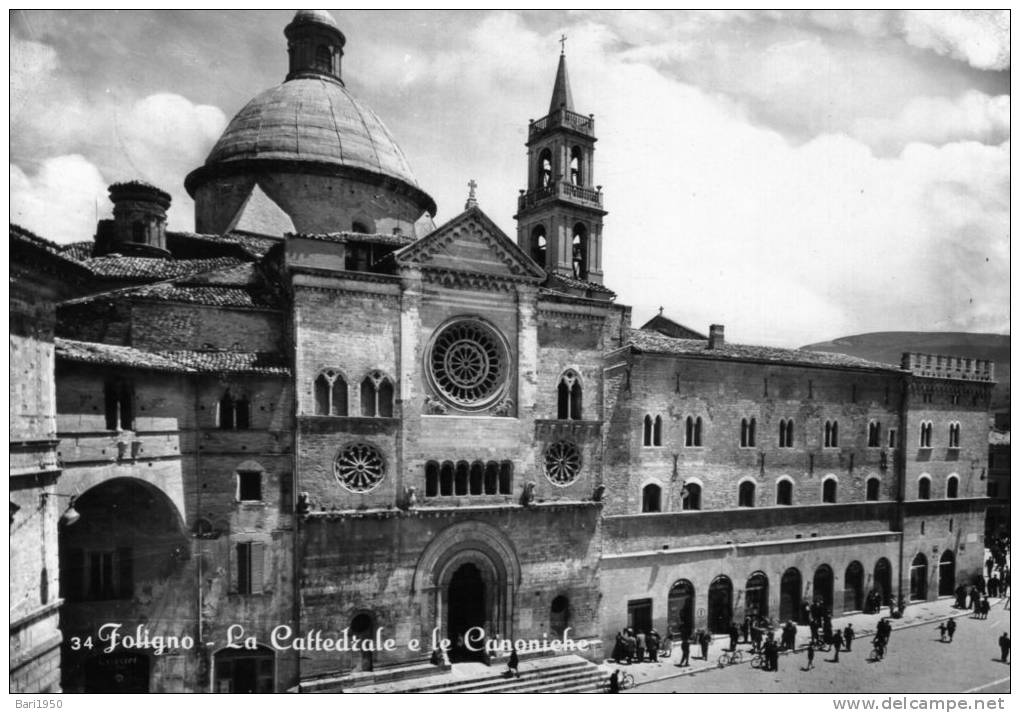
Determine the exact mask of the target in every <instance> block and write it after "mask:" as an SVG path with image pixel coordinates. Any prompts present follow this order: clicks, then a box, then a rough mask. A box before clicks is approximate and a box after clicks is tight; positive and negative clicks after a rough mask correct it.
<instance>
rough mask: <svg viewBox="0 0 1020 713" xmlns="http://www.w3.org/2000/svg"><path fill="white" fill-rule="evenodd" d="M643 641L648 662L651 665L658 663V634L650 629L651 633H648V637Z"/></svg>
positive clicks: (659, 640)
mask: <svg viewBox="0 0 1020 713" xmlns="http://www.w3.org/2000/svg"><path fill="white" fill-rule="evenodd" d="M645 640H646V642H647V644H648V660H649V661H651V662H652V663H658V662H659V643H660V642H661V639H660V638H659V632H657V631H656V630H655V629H652V630H651V631H649V632H648V636H647V637H646V639H645Z"/></svg>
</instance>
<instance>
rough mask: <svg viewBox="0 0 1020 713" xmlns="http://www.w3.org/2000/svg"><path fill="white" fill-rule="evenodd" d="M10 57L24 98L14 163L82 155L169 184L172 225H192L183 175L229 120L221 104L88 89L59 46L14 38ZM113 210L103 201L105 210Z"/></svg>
mask: <svg viewBox="0 0 1020 713" xmlns="http://www.w3.org/2000/svg"><path fill="white" fill-rule="evenodd" d="M11 57H12V99H13V98H14V97H16V96H17V97H18V98H19V101H18V102H15V101H12V104H11V136H12V145H11V157H12V162H13V163H14V164H15V165H17V166H20V167H23V168H24V167H29V166H36V165H39V162H40V161H43V160H46V159H47V157H62V156H66V155H68V154H79V155H80V156H81V157H83V160H87V161H88V162H89V163H90V164H92V165H93V166H94V167H96V168H97V169H98V171H99V172H100V173H101V174H102V175H103V176H105V177H106V178H107V179H108V180H109V181H111V182H116V181H124V180H131V179H142V180H145V181H148V182H149V183H152V184H154V185H157V186H159V187H160V188H162V189H164V190H166V191H167V192H168V193H170V195H171V197H172V199H173V204H172V207H171V209H170V214H169V224H170V225H171V227H172V228H173V229H178V230H181V229H191V227H192V226H193V224H194V221H193V202H192V201H191V199H190V197H189V196H188V195H187V192H186V191H185V190H184V186H183V179H184V176H185V175H186V174H187V172H188V171H190V170H192V169H194V168H196V167H198V166H200V165H201V164H202V163H203V162H204V160H205V156H206V154H207V153H208V151H209V150H210V148H211V147H212V145H213V143H214V142H215V141H216V139H217V138H218V137H219V135H220V133H221V132H222V131H223V128H224V127H225V126H226V122H227V119H226V116H225V115H224V113H223V111H222V110H221V109H219V108H218V107H215V106H211V105H203V104H195V103H193V102H192V101H190V100H189V99H187V98H186V97H183V96H181V95H179V94H174V93H167V92H160V93H153V94H149V95H144V96H141V97H139V98H137V99H132V98H131V97H130V94H129V90H126V89H124V88H121V89H119V90H118V91H117V92H112V91H110V90H107V91H104V92H100V93H97V92H89V91H87V90H86V89H85V88H83V87H82V86H81V85H80V84H78V83H76V82H74V81H71V80H70V79H69V78H67V77H64V76H63V75H62V74H61V73H60V72H59V68H60V66H61V64H60V58H59V57H58V55H57V53H56V51H55V50H54V49H53V48H52V47H50V46H49V45H46V44H42V43H38V42H30V41H21V40H12V45H11ZM39 173H40V175H41V174H42V173H43V168H40V169H39ZM12 200H13V199H12ZM109 210H110V204H109V201H108V200H105V199H104V200H103V201H102V202H101V203H100V214H101V216H106V215H108V214H109ZM94 213H95V210H94V208H92V209H90V214H92V215H93V216H94ZM93 232H94V229H89V230H88V231H87V232H85V233H83V234H82V235H81V236H80V237H79V238H78V239H84V238H87V237H89V236H91V235H92V234H93ZM45 237H49V236H45Z"/></svg>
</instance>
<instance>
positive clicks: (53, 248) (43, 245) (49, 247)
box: [9, 223, 62, 255]
mask: <svg viewBox="0 0 1020 713" xmlns="http://www.w3.org/2000/svg"><path fill="white" fill-rule="evenodd" d="M9 235H10V237H11V239H12V240H19V241H21V242H23V243H28V244H29V245H32V246H34V247H37V248H40V249H42V250H45V251H46V252H49V253H53V254H54V255H59V254H60V253H61V252H62V251H61V247H60V246H59V245H57V244H56V243H54V242H53V241H51V240H47V239H46V238H41V237H39V236H38V235H36V234H35V233H33V232H32V231H31V230H28V229H26V228H22V227H21V226H20V225H17V224H15V223H11V224H10V233H9Z"/></svg>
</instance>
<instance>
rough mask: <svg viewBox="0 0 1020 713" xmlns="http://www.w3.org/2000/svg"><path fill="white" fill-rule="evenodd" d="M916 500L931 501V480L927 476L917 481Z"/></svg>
mask: <svg viewBox="0 0 1020 713" xmlns="http://www.w3.org/2000/svg"><path fill="white" fill-rule="evenodd" d="M917 499H918V500H931V478H929V477H928V476H927V475H922V476H921V477H920V478H918V479H917Z"/></svg>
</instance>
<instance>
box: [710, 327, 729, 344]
mask: <svg viewBox="0 0 1020 713" xmlns="http://www.w3.org/2000/svg"><path fill="white" fill-rule="evenodd" d="M725 343H726V339H725V338H724V337H723V325H721V324H713V325H712V326H710V327H709V328H708V348H709V349H715V348H717V347H721V346H722V345H724V344H725Z"/></svg>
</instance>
